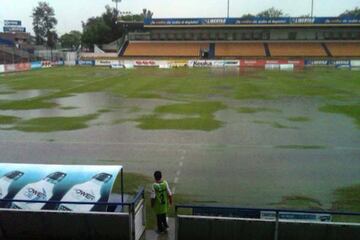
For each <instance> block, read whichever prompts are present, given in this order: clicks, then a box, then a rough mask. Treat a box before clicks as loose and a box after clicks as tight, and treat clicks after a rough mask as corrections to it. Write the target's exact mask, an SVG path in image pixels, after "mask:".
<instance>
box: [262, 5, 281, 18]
mask: <svg viewBox="0 0 360 240" xmlns="http://www.w3.org/2000/svg"><path fill="white" fill-rule="evenodd" d="M256 16H257V17H262V18H278V17H284V16H285V15H284V13H283V11H282V10H280V9H276V8H274V7H272V8H269V9H267V10H265V11H262V12H260V13H258V14H257V15H256Z"/></svg>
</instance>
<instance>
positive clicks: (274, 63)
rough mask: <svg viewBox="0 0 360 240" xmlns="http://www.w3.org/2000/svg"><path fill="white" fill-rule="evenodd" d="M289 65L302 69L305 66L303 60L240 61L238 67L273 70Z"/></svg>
mask: <svg viewBox="0 0 360 240" xmlns="http://www.w3.org/2000/svg"><path fill="white" fill-rule="evenodd" d="M287 64H291V65H293V66H294V67H303V66H304V65H305V62H304V60H281V59H280V60H264V59H260V60H246V59H243V60H240V67H265V68H266V67H267V68H274V67H277V66H279V67H280V65H287Z"/></svg>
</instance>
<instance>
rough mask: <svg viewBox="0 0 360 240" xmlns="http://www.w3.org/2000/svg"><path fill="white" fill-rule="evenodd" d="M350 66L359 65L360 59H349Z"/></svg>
mask: <svg viewBox="0 0 360 240" xmlns="http://www.w3.org/2000/svg"><path fill="white" fill-rule="evenodd" d="M351 67H360V60H351Z"/></svg>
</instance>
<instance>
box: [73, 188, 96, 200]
mask: <svg viewBox="0 0 360 240" xmlns="http://www.w3.org/2000/svg"><path fill="white" fill-rule="evenodd" d="M75 192H76V194H78V195H79V196H82V197H84V198H86V199H87V200H91V201H93V200H94V199H95V196H94V195H92V194H90V193H87V192H85V191H83V190H81V189H78V188H77V189H75Z"/></svg>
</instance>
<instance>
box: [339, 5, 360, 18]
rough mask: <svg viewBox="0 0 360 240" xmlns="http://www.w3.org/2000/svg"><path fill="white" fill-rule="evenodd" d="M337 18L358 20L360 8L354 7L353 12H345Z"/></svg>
mask: <svg viewBox="0 0 360 240" xmlns="http://www.w3.org/2000/svg"><path fill="white" fill-rule="evenodd" d="M339 17H353V18H360V8H358V7H356V8H355V9H353V10H347V11H345V12H344V13H342V14H340V16H339Z"/></svg>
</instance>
